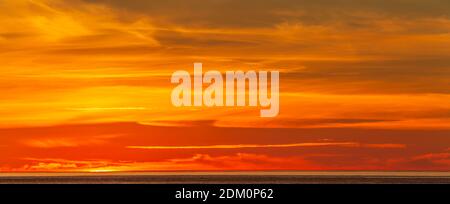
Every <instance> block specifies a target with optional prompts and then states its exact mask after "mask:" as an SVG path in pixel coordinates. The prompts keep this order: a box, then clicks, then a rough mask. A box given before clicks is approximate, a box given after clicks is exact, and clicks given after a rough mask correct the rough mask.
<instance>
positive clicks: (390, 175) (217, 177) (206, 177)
mask: <svg viewBox="0 0 450 204" xmlns="http://www.w3.org/2000/svg"><path fill="white" fill-rule="evenodd" d="M0 184H450V172H355V171H326V172H310V171H289V172H286V171H282V172H132V173H131V172H130V173H123V172H120V173H119V172H107V173H106V172H104V173H0Z"/></svg>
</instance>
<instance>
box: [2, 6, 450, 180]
mask: <svg viewBox="0 0 450 204" xmlns="http://www.w3.org/2000/svg"><path fill="white" fill-rule="evenodd" d="M314 2H315V1H305V0H279V1H256V0H248V1H233V0H218V1H206V0H195V1H190V2H185V1H181V0H169V1H159V2H154V1H137V0H131V1H120V0H117V1H116V0H109V1H107V0H95V1H84V0H75V1H65V0H0V11H1V12H0V25H1V26H0V62H1V64H0V90H1V93H2V94H1V95H0V149H1V150H2V155H0V171H161V170H450V56H449V55H450V54H449V53H450V3H447V2H443V1H438V0H409V1H404V0H392V1H389V2H388V3H387V2H380V1H375V0H365V1H358V2H357V3H355V2H354V1H350V0H335V1H331V0H330V1H326V0H325V1H320V2H316V3H314ZM194 62H202V63H203V69H204V71H206V70H208V69H209V70H220V71H225V70H239V69H240V70H249V69H252V70H260V69H264V70H280V72H281V75H280V91H281V93H280V114H279V115H278V116H277V117H276V118H260V117H259V108H248V107H239V108H237V107H235V108H230V107H216V108H206V107H205V108H189V107H184V108H176V107H173V106H172V104H171V102H170V93H171V91H172V88H173V87H174V85H173V84H171V83H170V75H171V74H172V73H173V72H174V71H175V70H180V69H182V70H188V71H190V72H192V71H193V63H194Z"/></svg>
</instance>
